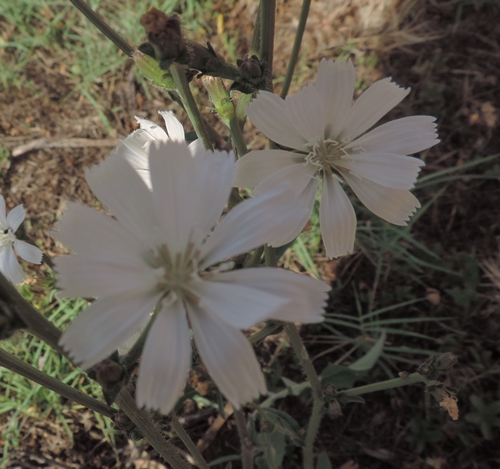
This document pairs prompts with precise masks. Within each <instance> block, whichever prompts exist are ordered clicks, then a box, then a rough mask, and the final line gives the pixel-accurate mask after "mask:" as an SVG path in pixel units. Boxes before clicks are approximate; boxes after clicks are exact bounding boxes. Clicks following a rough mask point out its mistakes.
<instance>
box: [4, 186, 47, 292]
mask: <svg viewBox="0 0 500 469" xmlns="http://www.w3.org/2000/svg"><path fill="white" fill-rule="evenodd" d="M25 217H26V213H25V211H24V208H23V206H22V205H18V206H17V207H14V208H13V209H12V210H11V211H10V212H9V214H8V215H6V210H5V200H4V198H3V196H1V195H0V272H2V274H4V275H5V277H6V278H7V279H8V280H10V281H11V282H12V283H15V284H18V283H21V282H23V281H24V279H25V278H26V274H25V273H24V272H23V269H22V268H21V266H20V265H19V262H17V259H16V255H15V254H14V249H15V250H16V252H17V254H18V255H19V257H21V258H22V259H24V260H25V261H28V262H32V263H33V264H40V262H42V255H43V254H42V251H40V249H38V248H37V247H36V246H33V245H32V244H29V243H26V242H24V241H21V240H19V239H17V238H16V236H15V234H14V233H15V232H16V231H17V229H18V228H19V226H20V225H21V223H22V222H23V221H24V218H25ZM12 248H14V249H12Z"/></svg>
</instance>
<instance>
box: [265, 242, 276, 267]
mask: <svg viewBox="0 0 500 469" xmlns="http://www.w3.org/2000/svg"><path fill="white" fill-rule="evenodd" d="M264 255H265V257H266V265H267V266H269V267H277V266H278V259H277V258H276V249H275V248H272V247H270V246H266V247H265V248H264Z"/></svg>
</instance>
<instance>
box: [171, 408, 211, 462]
mask: <svg viewBox="0 0 500 469" xmlns="http://www.w3.org/2000/svg"><path fill="white" fill-rule="evenodd" d="M170 418H171V424H172V428H173V430H174V432H175V433H177V436H178V437H179V438H180V439H181V440H182V442H183V443H184V445H185V446H186V448H187V450H188V451H189V452H190V454H191V456H192V457H193V459H194V462H195V463H196V465H197V466H198V467H201V468H202V469H210V466H209V465H208V463H207V462H206V461H205V459H204V458H203V456H202V455H201V453H200V450H199V449H198V447H197V446H196V445H195V443H194V442H193V440H192V439H191V437H190V436H189V435H188V433H187V431H186V430H185V429H184V427H183V426H182V425H181V423H180V422H179V419H178V418H177V415H176V414H175V412H174V411H172V413H171V414H170Z"/></svg>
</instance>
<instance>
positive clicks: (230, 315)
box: [191, 269, 289, 329]
mask: <svg viewBox="0 0 500 469" xmlns="http://www.w3.org/2000/svg"><path fill="white" fill-rule="evenodd" d="M245 270H247V269H245ZM219 275H220V274H215V275H214V277H213V278H211V280H210V281H201V282H196V283H193V284H192V286H191V288H192V292H193V293H194V294H195V295H196V296H197V297H198V298H199V306H200V308H202V309H203V310H205V311H209V312H210V313H211V315H212V316H218V317H219V318H220V319H222V320H223V321H224V322H225V323H227V324H229V325H231V326H232V327H236V328H238V329H248V328H249V327H252V326H254V325H255V324H257V323H258V322H261V321H264V320H266V319H269V318H270V317H273V312H274V311H276V310H277V309H279V308H281V307H282V306H284V305H285V304H287V303H288V301H289V300H288V298H283V297H280V296H275V295H273V294H272V293H271V292H269V293H266V292H263V291H259V290H255V289H253V288H250V287H248V286H246V285H244V284H243V285H241V284H237V283H236V284H235V283H232V284H226V283H222V282H218V281H217V280H218V278H219Z"/></svg>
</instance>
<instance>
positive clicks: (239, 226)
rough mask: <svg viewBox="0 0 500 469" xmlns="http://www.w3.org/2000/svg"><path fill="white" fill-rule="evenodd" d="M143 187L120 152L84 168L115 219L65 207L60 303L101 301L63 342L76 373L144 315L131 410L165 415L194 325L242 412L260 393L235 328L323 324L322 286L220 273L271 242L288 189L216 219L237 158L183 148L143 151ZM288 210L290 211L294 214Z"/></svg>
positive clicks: (218, 378) (258, 377)
mask: <svg viewBox="0 0 500 469" xmlns="http://www.w3.org/2000/svg"><path fill="white" fill-rule="evenodd" d="M149 164H150V168H151V171H150V174H151V188H152V189H151V190H149V189H148V188H147V187H146V185H145V184H144V182H143V181H142V179H141V178H140V177H139V176H138V175H137V173H136V172H135V171H134V170H133V169H132V167H131V166H130V165H129V164H128V163H127V161H126V160H125V158H123V155H122V154H121V149H120V148H118V150H117V151H116V152H115V153H114V154H113V155H111V156H110V157H109V158H107V159H106V160H105V161H104V162H103V163H101V164H100V165H99V166H97V167H94V168H92V169H91V170H90V171H88V172H87V181H88V183H89V186H90V188H91V189H92V191H93V192H94V194H95V195H96V196H97V197H98V198H99V200H100V201H101V202H102V203H103V204H104V205H105V206H106V207H107V208H108V209H109V210H110V212H111V213H112V214H113V215H114V217H115V218H110V217H108V216H106V215H104V214H103V213H101V212H98V211H96V210H93V209H91V208H89V207H85V206H82V205H77V204H70V205H69V209H68V210H67V211H66V213H65V214H64V216H63V218H62V220H61V223H60V225H59V227H58V228H59V231H58V232H57V233H54V236H55V237H56V239H58V240H59V241H61V242H62V243H64V244H65V245H66V246H68V247H69V248H70V249H71V250H72V251H73V252H75V253H76V255H74V256H65V257H61V258H58V259H56V261H55V264H56V271H57V272H58V286H59V287H60V289H61V293H62V294H63V295H64V296H68V297H75V296H81V297H87V298H88V297H91V298H98V299H97V300H96V301H95V302H93V303H92V305H90V306H89V307H88V308H87V309H86V310H85V311H83V313H81V314H80V316H78V318H77V319H76V320H75V321H74V322H73V323H72V324H71V325H70V326H69V328H68V329H67V330H66V332H65V333H64V334H63V336H62V338H61V342H60V343H61V345H62V346H63V347H64V348H65V349H66V350H68V351H69V352H70V355H71V356H72V357H73V358H74V359H75V360H76V361H77V362H78V363H80V364H82V367H83V368H88V367H91V366H93V365H95V364H96V363H98V362H99V361H100V360H102V359H104V358H106V357H107V356H109V355H110V354H111V353H112V352H113V351H114V350H116V349H117V348H119V347H120V345H122V344H123V343H124V342H126V341H127V339H128V338H129V337H130V336H132V335H133V334H134V333H135V332H137V331H138V330H140V329H141V328H142V327H144V325H145V324H146V323H147V322H148V321H149V320H150V313H151V311H152V310H153V309H155V310H156V313H155V315H154V318H153V319H152V321H153V324H152V326H151V328H150V329H149V332H148V336H147V339H146V343H145V346H144V351H143V356H142V360H141V364H140V370H139V378H138V384H137V393H136V395H137V401H138V404H139V405H141V406H142V405H145V406H148V407H152V408H156V409H159V410H160V411H162V412H163V413H168V412H170V410H171V409H172V407H173V406H174V405H175V403H176V401H177V399H178V397H179V393H180V392H181V390H182V389H183V387H184V385H185V382H186V378H187V373H188V370H189V367H190V361H191V343H190V333H189V329H190V328H191V329H192V331H193V335H194V341H195V343H196V346H197V349H198V351H199V353H200V356H201V359H202V360H203V362H204V364H205V366H206V368H207V370H208V372H209V373H210V374H211V376H212V378H213V380H214V381H215V383H216V384H217V386H218V387H219V389H220V390H221V392H222V393H223V394H224V395H225V396H226V397H227V398H228V399H229V401H230V402H231V403H232V404H233V405H234V406H235V407H238V406H240V405H241V404H244V403H246V402H248V401H250V400H252V399H254V398H256V397H258V396H259V394H262V393H265V392H266V386H265V382H264V377H263V375H262V372H261V370H260V366H259V364H258V362H257V359H256V357H255V354H254V352H253V350H252V347H251V346H250V344H249V342H248V341H247V340H246V338H245V336H244V335H243V334H242V333H241V331H240V329H246V328H249V327H251V326H253V325H254V324H256V323H258V322H260V321H263V320H267V319H270V318H274V319H280V320H287V321H297V322H319V321H321V320H322V319H323V306H324V303H325V301H326V292H327V291H328V290H329V287H328V285H326V284H324V283H323V282H319V281H317V280H315V279H313V278H311V277H308V276H304V275H298V274H294V273H292V272H288V271H284V270H282V269H273V268H255V269H241V270H236V271H228V269H229V268H231V263H226V262H224V261H225V260H227V259H229V258H231V257H233V256H236V255H239V254H242V253H245V252H248V251H249V250H251V249H253V248H255V247H257V246H261V245H263V244H265V243H266V242H267V240H268V239H270V238H272V237H274V236H276V223H274V222H277V223H278V225H279V223H280V221H283V220H285V219H286V218H287V217H288V216H290V214H289V213H287V212H286V209H284V208H283V207H284V200H285V198H286V199H288V195H287V194H286V190H284V189H283V188H282V187H278V188H277V189H276V190H274V191H269V192H268V193H267V194H266V195H263V196H259V197H256V198H254V199H249V200H246V201H244V202H242V203H240V204H238V205H237V206H236V207H235V208H234V209H233V210H231V211H230V212H229V213H228V214H227V215H226V216H225V217H224V218H223V219H222V221H220V223H218V224H217V226H215V228H214V229H213V230H212V228H213V227H214V225H215V224H216V223H217V222H218V220H219V217H220V214H221V213H222V211H223V209H224V207H225V205H226V203H227V200H228V197H229V194H230V191H231V187H232V181H233V178H234V155H233V154H232V153H227V152H219V151H215V152H209V151H206V150H204V151H203V152H200V153H197V154H196V155H192V154H191V152H190V149H189V148H188V147H187V145H186V144H185V143H179V142H175V141H167V142H163V141H159V142H155V143H153V144H151V146H150V148H149ZM293 209H294V208H293V207H292V208H291V210H293Z"/></svg>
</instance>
